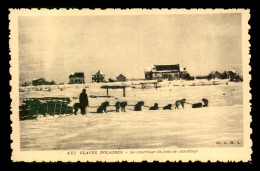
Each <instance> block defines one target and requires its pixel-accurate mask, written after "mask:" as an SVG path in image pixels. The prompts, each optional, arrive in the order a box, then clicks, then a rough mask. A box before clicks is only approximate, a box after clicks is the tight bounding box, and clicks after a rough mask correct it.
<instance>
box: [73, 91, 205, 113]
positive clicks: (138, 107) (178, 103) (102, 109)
mask: <svg viewBox="0 0 260 171" xmlns="http://www.w3.org/2000/svg"><path fill="white" fill-rule="evenodd" d="M79 101H80V102H79V103H75V104H74V106H73V107H74V114H76V113H77V111H78V109H80V110H81V114H83V115H84V114H86V111H85V109H86V107H87V106H88V96H87V94H86V89H83V90H82V93H81V94H80V96H79ZM185 103H187V104H191V103H188V102H186V99H182V100H177V101H176V102H175V104H174V105H175V109H179V107H180V106H181V107H182V108H184V105H185ZM202 103H203V104H202ZM208 103H209V102H208V100H207V99H205V98H203V99H202V102H199V103H194V104H191V105H192V108H201V107H208ZM108 106H109V102H108V101H105V102H103V103H102V104H101V105H100V106H99V107H98V108H97V113H103V112H107V107H108ZM126 106H127V102H126V101H123V102H116V104H115V108H116V112H119V111H120V108H121V112H125V108H126ZM142 106H144V102H143V101H139V102H138V103H137V104H136V105H134V111H142ZM172 106H173V105H172V104H168V105H166V106H164V107H159V106H158V103H154V105H153V106H151V107H149V110H159V108H162V109H163V110H172ZM145 107H148V106H145Z"/></svg>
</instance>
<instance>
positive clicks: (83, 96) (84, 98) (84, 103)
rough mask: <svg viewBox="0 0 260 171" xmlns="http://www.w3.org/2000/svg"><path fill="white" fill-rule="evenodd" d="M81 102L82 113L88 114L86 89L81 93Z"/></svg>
mask: <svg viewBox="0 0 260 171" xmlns="http://www.w3.org/2000/svg"><path fill="white" fill-rule="evenodd" d="M79 102H80V111H81V114H82V115H85V114H86V107H87V106H88V95H87V93H86V89H83V90H82V93H80V95H79Z"/></svg>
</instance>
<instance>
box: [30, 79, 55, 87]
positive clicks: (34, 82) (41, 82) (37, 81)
mask: <svg viewBox="0 0 260 171" xmlns="http://www.w3.org/2000/svg"><path fill="white" fill-rule="evenodd" d="M54 84H55V82H54V81H51V82H49V81H46V80H45V79H44V78H38V79H34V80H32V85H33V86H38V85H54Z"/></svg>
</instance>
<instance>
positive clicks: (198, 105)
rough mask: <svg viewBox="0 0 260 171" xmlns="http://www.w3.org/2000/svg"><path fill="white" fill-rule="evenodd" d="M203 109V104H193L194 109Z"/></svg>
mask: <svg viewBox="0 0 260 171" xmlns="http://www.w3.org/2000/svg"><path fill="white" fill-rule="evenodd" d="M200 107H202V103H194V104H192V108H200Z"/></svg>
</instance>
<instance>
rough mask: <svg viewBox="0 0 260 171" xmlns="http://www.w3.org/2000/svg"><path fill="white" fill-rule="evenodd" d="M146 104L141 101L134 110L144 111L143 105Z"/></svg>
mask: <svg viewBox="0 0 260 171" xmlns="http://www.w3.org/2000/svg"><path fill="white" fill-rule="evenodd" d="M143 105H144V102H143V101H139V102H138V103H137V104H136V105H135V108H134V111H142V106H143Z"/></svg>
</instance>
